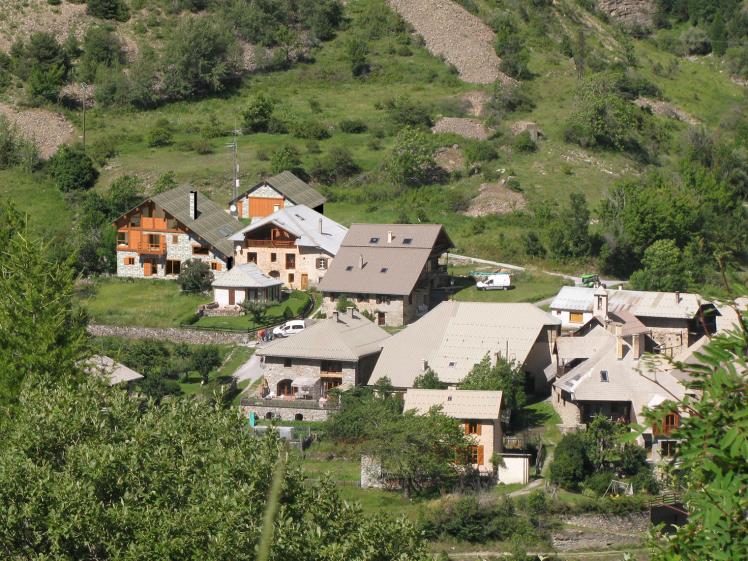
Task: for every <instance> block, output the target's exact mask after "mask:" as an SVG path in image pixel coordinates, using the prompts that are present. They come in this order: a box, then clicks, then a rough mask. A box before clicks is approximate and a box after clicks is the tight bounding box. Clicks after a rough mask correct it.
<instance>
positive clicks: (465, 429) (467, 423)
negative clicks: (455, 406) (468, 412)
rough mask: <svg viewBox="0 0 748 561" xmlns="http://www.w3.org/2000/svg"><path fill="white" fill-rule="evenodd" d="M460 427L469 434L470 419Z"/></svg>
mask: <svg viewBox="0 0 748 561" xmlns="http://www.w3.org/2000/svg"><path fill="white" fill-rule="evenodd" d="M462 428H463V430H464V431H465V434H470V421H465V422H464V423H462Z"/></svg>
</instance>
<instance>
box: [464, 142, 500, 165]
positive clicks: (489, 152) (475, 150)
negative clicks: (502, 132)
mask: <svg viewBox="0 0 748 561" xmlns="http://www.w3.org/2000/svg"><path fill="white" fill-rule="evenodd" d="M463 152H464V154H465V158H466V159H467V161H468V163H470V164H474V163H475V162H489V161H491V160H495V159H497V158H498V157H499V151H498V149H497V148H496V144H494V143H493V142H490V141H488V140H478V141H475V142H469V143H467V144H466V145H465V146H464V148H463Z"/></svg>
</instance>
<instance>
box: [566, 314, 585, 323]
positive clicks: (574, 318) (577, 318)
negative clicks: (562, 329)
mask: <svg viewBox="0 0 748 561" xmlns="http://www.w3.org/2000/svg"><path fill="white" fill-rule="evenodd" d="M583 321H584V320H583V315H582V314H581V313H579V312H569V323H582V322H583Z"/></svg>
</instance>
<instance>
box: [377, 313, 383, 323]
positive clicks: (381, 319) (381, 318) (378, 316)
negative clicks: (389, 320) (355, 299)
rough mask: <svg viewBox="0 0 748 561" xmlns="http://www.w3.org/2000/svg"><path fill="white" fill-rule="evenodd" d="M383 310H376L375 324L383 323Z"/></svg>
mask: <svg viewBox="0 0 748 561" xmlns="http://www.w3.org/2000/svg"><path fill="white" fill-rule="evenodd" d="M384 321H385V319H384V312H377V325H384Z"/></svg>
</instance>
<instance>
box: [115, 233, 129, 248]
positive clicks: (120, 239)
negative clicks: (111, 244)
mask: <svg viewBox="0 0 748 561" xmlns="http://www.w3.org/2000/svg"><path fill="white" fill-rule="evenodd" d="M117 245H127V232H117Z"/></svg>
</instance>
